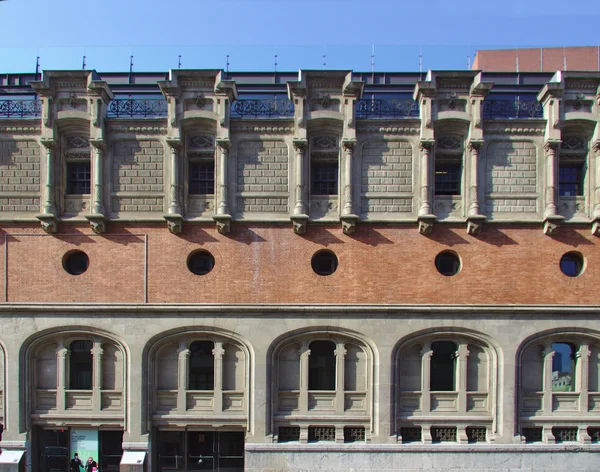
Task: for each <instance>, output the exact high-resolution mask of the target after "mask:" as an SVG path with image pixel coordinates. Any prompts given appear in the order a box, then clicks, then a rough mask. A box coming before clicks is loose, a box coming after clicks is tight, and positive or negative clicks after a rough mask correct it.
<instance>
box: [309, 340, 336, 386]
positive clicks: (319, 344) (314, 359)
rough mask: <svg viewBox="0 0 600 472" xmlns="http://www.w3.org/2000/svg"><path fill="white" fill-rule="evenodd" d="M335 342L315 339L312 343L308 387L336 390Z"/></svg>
mask: <svg viewBox="0 0 600 472" xmlns="http://www.w3.org/2000/svg"><path fill="white" fill-rule="evenodd" d="M334 351H335V344H334V343H333V342H331V341H314V342H312V343H311V344H310V357H309V361H308V389H309V390H335V352H334Z"/></svg>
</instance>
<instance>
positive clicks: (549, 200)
mask: <svg viewBox="0 0 600 472" xmlns="http://www.w3.org/2000/svg"><path fill="white" fill-rule="evenodd" d="M559 144H560V142H557V141H547V142H546V144H544V150H545V151H546V186H545V190H544V193H545V196H546V206H545V208H544V234H547V235H553V234H555V233H556V228H557V227H558V224H559V223H560V222H561V221H562V220H563V219H564V218H563V217H562V216H560V215H559V214H558V213H557V211H556V203H557V201H556V190H557V187H558V185H557V179H556V174H557V172H556V170H557V167H558V156H557V153H558V147H559Z"/></svg>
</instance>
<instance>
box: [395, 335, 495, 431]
mask: <svg viewBox="0 0 600 472" xmlns="http://www.w3.org/2000/svg"><path fill="white" fill-rule="evenodd" d="M448 337H449V336H448V335H445V336H444V335H428V336H423V337H422V338H421V339H416V340H411V341H409V342H407V343H406V344H405V345H404V346H401V347H400V349H399V351H398V358H397V381H396V382H395V385H396V388H397V390H396V392H397V393H396V405H397V406H396V425H397V426H396V427H397V433H398V435H399V436H400V438H401V439H402V441H403V442H414V441H417V442H426V443H428V442H435V441H455V442H477V441H484V442H485V441H487V440H488V439H489V438H490V437H491V435H492V434H494V433H495V431H494V430H493V428H494V424H495V422H494V415H495V411H494V408H495V406H494V405H495V397H496V381H495V372H494V371H493V370H492V368H493V366H494V365H495V363H494V361H493V360H494V359H495V351H494V349H493V348H491V347H490V346H489V345H488V344H486V343H485V342H483V341H481V340H479V339H473V338H470V337H467V336H466V335H461V334H455V335H452V337H451V339H448ZM444 338H446V339H444ZM432 418H436V419H435V420H432ZM448 438H450V439H448Z"/></svg>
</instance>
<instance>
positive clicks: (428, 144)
mask: <svg viewBox="0 0 600 472" xmlns="http://www.w3.org/2000/svg"><path fill="white" fill-rule="evenodd" d="M433 145H434V142H433V141H430V140H421V141H420V142H419V149H420V150H421V151H423V152H431V151H432V150H433Z"/></svg>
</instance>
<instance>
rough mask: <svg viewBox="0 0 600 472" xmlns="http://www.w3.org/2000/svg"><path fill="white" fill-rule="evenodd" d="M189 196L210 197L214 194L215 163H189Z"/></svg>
mask: <svg viewBox="0 0 600 472" xmlns="http://www.w3.org/2000/svg"><path fill="white" fill-rule="evenodd" d="M189 171H190V176H189V189H188V191H189V194H190V195H212V194H214V193H215V162H214V161H201V162H190V165H189Z"/></svg>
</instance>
